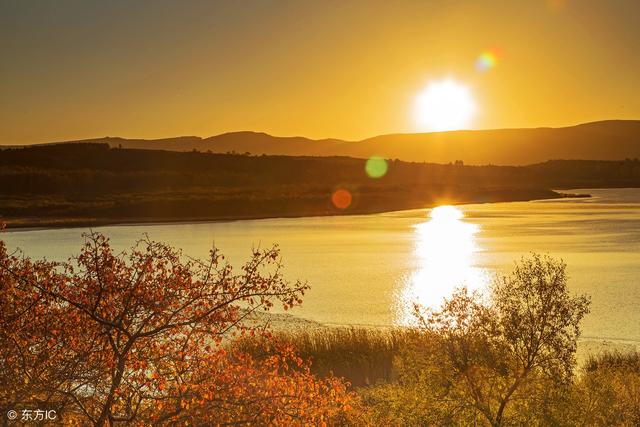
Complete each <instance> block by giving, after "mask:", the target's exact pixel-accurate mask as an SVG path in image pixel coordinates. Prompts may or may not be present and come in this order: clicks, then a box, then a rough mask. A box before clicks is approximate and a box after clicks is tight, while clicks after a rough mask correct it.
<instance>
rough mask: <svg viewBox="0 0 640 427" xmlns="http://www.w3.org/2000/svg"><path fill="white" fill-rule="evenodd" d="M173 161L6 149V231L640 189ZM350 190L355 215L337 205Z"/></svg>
mask: <svg viewBox="0 0 640 427" xmlns="http://www.w3.org/2000/svg"><path fill="white" fill-rule="evenodd" d="M366 162H367V160H366V159H357V158H349V157H291V156H251V155H235V154H214V153H200V152H170V151H160V150H136V149H120V148H110V147H109V146H108V145H107V144H60V145H49V146H39V147H27V148H16V149H6V150H0V219H1V220H2V221H3V222H5V223H6V224H7V226H8V227H9V228H20V227H71V226H94V225H104V224H117V223H142V222H171V221H216V220H236V219H256V218H274V217H299V216H321V215H345V214H366V213H376V212H385V211H394V210H403V209H416V208H423V207H429V206H434V205H437V204H443V203H449V204H456V203H486V202H505V201H525V200H534V199H552V198H559V197H566V196H567V194H563V193H561V192H555V191H552V190H551V189H552V188H555V189H558V188H559V189H567V188H597V187H600V188H603V187H638V186H640V162H638V161H637V160H626V161H572V160H556V161H549V162H545V163H540V164H535V165H530V166H518V167H513V166H492V165H485V166H467V165H462V164H460V163H458V164H444V165H443V164H434V163H410V162H403V161H399V160H393V159H387V161H386V166H387V170H386V173H385V174H384V175H383V176H381V177H378V178H372V177H370V176H369V175H368V174H367V173H366ZM337 190H346V191H347V192H349V194H350V195H351V200H350V203H349V204H348V206H346V207H345V206H336V205H335V203H334V202H335V200H334V199H332V195H333V194H334V193H335V192H336V191H337Z"/></svg>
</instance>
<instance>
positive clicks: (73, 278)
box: [0, 233, 351, 426]
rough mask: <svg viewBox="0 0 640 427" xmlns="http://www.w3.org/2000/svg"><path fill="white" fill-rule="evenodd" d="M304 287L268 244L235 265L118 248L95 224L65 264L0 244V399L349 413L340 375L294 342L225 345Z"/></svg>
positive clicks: (189, 416)
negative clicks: (264, 353) (313, 363)
mask: <svg viewBox="0 0 640 427" xmlns="http://www.w3.org/2000/svg"><path fill="white" fill-rule="evenodd" d="M307 288H308V286H307V285H306V284H305V283H301V282H295V283H290V282H288V281H286V280H285V279H284V278H283V276H282V266H281V263H280V257H279V251H278V249H277V247H273V248H270V249H266V250H261V249H256V250H254V251H253V253H252V256H251V258H250V260H249V261H248V262H247V263H246V264H245V265H243V266H242V270H241V272H239V273H236V272H234V270H233V269H232V267H231V266H230V265H229V264H228V263H227V262H226V261H225V260H224V257H223V256H222V255H221V254H220V252H219V251H218V250H217V249H213V250H212V251H211V252H210V254H209V257H208V258H207V259H206V260H197V259H189V258H186V257H184V256H183V255H182V254H181V253H180V251H177V250H175V249H173V248H171V247H169V246H167V245H164V244H161V243H158V242H154V241H151V240H149V239H143V240H141V241H139V242H138V243H137V244H136V245H135V246H134V247H133V248H132V249H131V250H130V251H128V252H122V253H114V251H113V249H112V248H111V246H110V244H109V240H108V239H107V238H105V237H104V236H102V235H100V234H97V233H90V234H87V235H85V243H84V246H83V247H82V250H81V252H80V254H79V255H78V256H77V257H75V258H72V259H70V260H69V261H68V262H63V263H54V262H49V261H45V260H32V259H30V258H28V257H24V256H21V255H20V254H19V253H13V254H11V253H8V252H7V248H6V246H5V244H4V243H3V242H2V241H0V357H1V359H0V363H1V369H0V384H1V385H0V399H1V400H2V402H0V403H4V404H6V403H10V402H18V401H37V402H55V403H56V404H57V405H60V406H61V407H62V408H63V411H64V413H65V415H66V416H67V417H69V419H79V420H80V421H81V422H82V423H83V424H87V423H89V424H92V425H94V426H103V425H113V424H116V423H127V424H138V425H146V424H154V425H158V424H162V423H168V424H173V423H176V422H189V424H206V425H216V424H229V425H248V424H252V425H261V424H271V425H284V424H286V425H291V424H293V425H295V424H301V425H303V424H314V425H316V424H317V425H322V424H326V423H329V422H330V420H331V419H333V418H335V417H339V416H341V414H344V413H345V412H347V411H349V409H350V404H351V397H350V395H349V394H348V393H347V391H346V388H345V384H344V383H342V382H341V381H339V380H337V379H335V378H328V379H323V380H319V379H316V378H315V377H314V376H313V375H311V374H310V373H309V369H308V366H307V365H306V364H305V363H304V362H303V361H301V360H300V359H299V358H297V357H296V356H295V354H293V352H292V351H291V349H290V348H281V349H279V350H278V351H277V352H275V353H274V354H273V355H271V356H270V357H268V358H265V359H259V360H257V359H254V358H252V357H251V356H249V355H247V354H242V353H238V352H228V351H227V349H228V347H229V346H227V345H226V344H227V343H228V342H229V340H231V339H233V335H234V334H237V335H242V334H256V333H258V334H263V335H265V336H267V337H268V330H266V329H265V328H264V327H263V325H261V324H260V323H257V322H256V321H255V316H254V314H255V313H256V312H258V311H265V310H269V309H270V308H271V307H273V306H274V304H280V305H281V306H282V307H284V308H285V309H287V308H289V307H292V306H294V305H297V304H299V303H301V297H302V295H303V294H304V291H305V290H306V289H307ZM252 319H253V320H252Z"/></svg>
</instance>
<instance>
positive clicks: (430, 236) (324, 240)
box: [2, 189, 640, 341]
mask: <svg viewBox="0 0 640 427" xmlns="http://www.w3.org/2000/svg"><path fill="white" fill-rule="evenodd" d="M576 192H588V193H590V194H592V195H593V197H592V198H589V199H565V200H553V201H535V202H517V203H495V204H480V205H465V206H458V207H439V208H436V209H434V210H429V209H418V210H412V211H402V212H391V213H385V214H375V215H358V216H340V217H314V218H292V219H266V220H251V221H235V222H218V223H197V224H158V225H126V226H125V225H123V226H109V227H98V228H96V230H98V231H100V232H103V233H105V234H107V235H108V236H109V237H110V238H111V240H112V243H113V244H114V246H115V247H116V248H118V249H123V248H125V247H128V246H130V245H132V244H133V242H134V241H135V240H136V239H138V238H140V237H141V236H142V234H143V233H147V234H148V235H149V236H150V237H151V238H152V239H155V240H160V241H164V242H167V243H169V244H171V245H174V246H177V247H181V248H183V249H184V252H185V253H186V254H188V255H191V256H198V257H205V256H206V255H207V253H208V250H209V249H210V248H211V245H212V244H213V243H215V245H216V246H218V247H219V248H220V249H221V250H222V251H223V253H224V254H225V255H227V257H228V258H229V259H230V260H231V262H232V263H234V265H235V264H239V263H240V262H242V261H244V260H246V259H247V258H248V256H249V254H250V250H251V247H252V246H254V245H261V246H263V247H264V246H268V245H271V244H273V243H278V244H279V245H280V247H281V249H282V255H283V258H284V264H285V268H286V275H287V277H288V278H291V279H296V278H300V279H303V280H308V281H309V283H310V284H311V285H312V289H311V290H310V291H309V292H308V294H307V295H306V297H305V300H304V304H303V306H302V307H300V308H296V309H295V310H294V311H293V314H296V315H298V316H302V317H306V318H308V319H312V320H317V321H320V322H325V323H338V324H359V325H393V324H406V323H410V321H411V316H410V314H409V313H408V309H407V307H408V306H410V304H411V302H412V301H418V302H421V303H423V304H427V305H437V304H439V302H440V301H441V299H442V298H443V297H444V296H447V295H449V294H450V292H451V291H452V289H454V288H455V287H456V286H459V285H462V284H466V285H467V286H469V287H474V288H482V287H484V286H486V284H487V283H488V282H489V281H490V280H491V279H492V278H493V277H494V276H495V275H496V274H500V273H504V272H508V271H509V269H510V268H511V267H512V266H513V262H514V260H516V259H518V258H520V257H521V256H523V255H526V254H527V253H529V252H541V253H548V254H550V255H553V256H557V257H562V258H563V259H564V260H565V261H566V263H567V264H568V272H569V275H570V288H571V289H572V290H573V291H575V292H581V293H587V294H589V295H591V297H592V307H591V308H592V310H591V314H589V315H588V317H587V318H586V319H585V321H584V336H585V338H594V339H619V340H629V341H640V189H601V190H576ZM83 231H86V230H82V229H57V230H29V231H14V232H5V233H3V234H2V239H4V240H5V241H6V242H7V243H8V245H9V246H10V247H11V248H16V247H20V248H22V249H23V250H24V252H25V253H26V254H27V255H29V256H32V257H46V258H49V259H55V260H63V259H66V258H67V257H69V256H70V255H72V254H74V253H76V252H77V251H78V249H79V248H80V244H81V242H82V237H81V233H82V232H83Z"/></svg>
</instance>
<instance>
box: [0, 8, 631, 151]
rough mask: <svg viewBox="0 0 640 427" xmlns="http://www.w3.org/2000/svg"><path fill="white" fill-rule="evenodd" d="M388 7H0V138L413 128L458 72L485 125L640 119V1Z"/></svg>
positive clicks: (475, 120) (344, 133) (474, 124)
mask: <svg viewBox="0 0 640 427" xmlns="http://www.w3.org/2000/svg"><path fill="white" fill-rule="evenodd" d="M380 3H382V2H380ZM386 3H387V4H378V2H375V3H374V2H371V1H362V2H357V1H313V2H312V1H290V2H289V1H282V2H276V1H229V2H213V1H174V2H170V1H136V2H131V1H113V0H110V1H86V0H78V1H68V0H63V1H53V0H51V1H30V0H25V1H11V0H0V144H22V143H33V142H45V141H54V140H68V139H81V138H90V137H101V136H107V135H110V136H123V137H139V138H158V137H169V136H178V135H199V136H210V135H214V134H219V133H223V132H228V131H236V130H256V131H264V132H268V133H271V134H274V135H304V136H308V137H312V138H324V137H337V138H344V139H354V140H355V139H362V138H366V137H369V136H374V135H377V134H383V133H394V132H416V131H421V130H425V129H423V128H421V127H420V125H419V123H417V121H416V119H415V114H414V112H413V109H414V108H415V104H416V98H417V97H418V96H419V94H420V93H421V92H423V91H424V89H425V88H426V87H427V85H428V84H429V83H430V82H433V81H438V80H442V79H447V78H449V79H454V80H455V81H456V82H459V83H460V84H462V85H464V87H465V88H467V89H468V91H469V92H470V93H471V94H472V96H473V100H474V103H475V110H474V114H473V116H472V118H471V119H470V120H469V121H468V123H466V126H465V127H469V128H473V129H481V128H503V127H537V126H562V125H570V124H576V123H580V122H586V121H594V120H601V119H612V118H618V119H636V118H640V77H639V76H640V25H638V17H639V16H640V2H639V1H626V2H625V1H619V0H618V1H616V0H614V1H604V0H602V1H593V0H574V1H571V0H567V1H559V0H553V1H551V0H549V1H544V0H539V1H537V0H526V1H524V0H523V1H495V2H490V1H467V2H462V1H420V2H419V1H416V2H408V1H405V2H386ZM483 53H484V54H485V56H484V57H482V58H480V59H479V57H480V56H481V55H482V54H483ZM492 55H493V56H495V57H492ZM494 59H495V60H496V61H495V62H494ZM483 61H484V62H483Z"/></svg>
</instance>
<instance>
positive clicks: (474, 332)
mask: <svg viewBox="0 0 640 427" xmlns="http://www.w3.org/2000/svg"><path fill="white" fill-rule="evenodd" d="M588 307H589V299H588V298H587V297H586V296H583V295H581V296H572V295H571V294H570V293H569V291H568V289H567V274H566V264H565V263H564V262H562V261H558V260H555V259H553V258H551V257H549V256H541V255H536V254H534V255H532V256H530V257H528V258H523V259H522V260H521V261H520V262H519V263H516V266H515V269H514V270H513V272H512V273H511V274H510V275H508V276H505V277H501V278H499V279H496V280H495V281H494V282H493V284H492V286H491V287H490V290H489V292H488V295H480V294H478V293H471V292H469V291H468V290H466V289H464V288H463V289H460V290H458V291H457V292H456V293H455V294H454V295H453V296H452V297H451V298H450V299H448V300H447V301H445V303H444V304H443V306H442V308H441V309H439V310H437V311H436V310H425V309H424V308H422V307H419V306H416V315H417V316H418V319H419V324H420V327H421V329H423V330H424V331H426V332H427V333H428V335H429V336H431V338H432V340H434V341H435V345H434V346H433V349H434V351H432V352H429V353H430V354H429V355H428V356H427V357H428V358H429V359H430V363H428V368H429V370H430V371H429V375H428V378H429V381H428V382H430V385H429V388H430V390H431V395H432V396H433V390H439V394H438V395H437V396H436V398H437V399H435V400H436V401H437V402H439V405H440V407H443V406H444V407H445V408H447V411H446V412H449V413H451V412H453V411H455V412H456V413H458V414H460V417H463V418H464V422H474V423H478V422H480V423H483V424H486V423H488V424H490V425H492V426H502V425H505V424H511V423H527V424H532V423H533V421H532V419H531V417H535V416H536V415H535V412H536V410H537V409H536V408H539V407H541V406H540V405H538V403H539V402H538V400H539V399H542V396H543V394H544V393H543V392H544V390H545V389H546V388H548V387H550V386H553V385H557V386H560V385H562V384H567V383H569V382H570V381H571V380H572V376H573V372H574V369H575V365H576V360H575V352H576V345H577V339H578V337H579V335H580V322H581V320H582V318H583V317H584V315H585V314H587V313H588ZM434 381H435V382H437V383H438V386H437V387H435V386H434V384H433V382H434ZM425 394H426V395H428V394H429V392H425ZM527 417H529V418H527ZM459 421H460V420H459Z"/></svg>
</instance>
